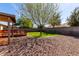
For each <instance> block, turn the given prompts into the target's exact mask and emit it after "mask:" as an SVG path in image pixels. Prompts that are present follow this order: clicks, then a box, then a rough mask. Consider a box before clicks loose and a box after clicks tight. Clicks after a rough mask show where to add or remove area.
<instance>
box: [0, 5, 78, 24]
mask: <svg viewBox="0 0 79 59" xmlns="http://www.w3.org/2000/svg"><path fill="white" fill-rule="evenodd" d="M76 7H79V3H60V9H59V10H60V12H61V19H62V23H64V22H65V21H66V18H67V17H68V16H69V15H70V14H71V12H72V11H73V10H74V9H75V8H76ZM0 12H4V13H9V14H14V15H16V17H18V15H17V13H16V10H15V8H14V7H13V5H12V4H10V3H0Z"/></svg>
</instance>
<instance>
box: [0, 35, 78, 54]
mask: <svg viewBox="0 0 79 59" xmlns="http://www.w3.org/2000/svg"><path fill="white" fill-rule="evenodd" d="M0 55H1V56H77V55H78V56H79V38H75V37H70V36H63V35H58V36H52V37H48V38H28V37H17V38H12V39H11V42H10V45H8V46H1V47H0Z"/></svg>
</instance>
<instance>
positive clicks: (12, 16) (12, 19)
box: [0, 12, 16, 23]
mask: <svg viewBox="0 0 79 59" xmlns="http://www.w3.org/2000/svg"><path fill="white" fill-rule="evenodd" d="M0 18H1V19H2V20H0V21H10V22H11V21H12V22H13V23H15V22H16V19H15V15H12V14H8V13H3V12H0ZM3 18H4V19H3ZM8 18H10V19H9V20H8Z"/></svg>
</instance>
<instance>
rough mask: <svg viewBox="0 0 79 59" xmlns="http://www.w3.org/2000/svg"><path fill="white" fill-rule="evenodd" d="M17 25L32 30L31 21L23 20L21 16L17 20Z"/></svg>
mask: <svg viewBox="0 0 79 59" xmlns="http://www.w3.org/2000/svg"><path fill="white" fill-rule="evenodd" d="M17 25H19V26H20V27H22V28H32V21H31V20H30V19H28V18H24V17H23V16H21V17H20V18H19V19H18V20H17Z"/></svg>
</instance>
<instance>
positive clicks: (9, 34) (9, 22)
mask: <svg viewBox="0 0 79 59" xmlns="http://www.w3.org/2000/svg"><path fill="white" fill-rule="evenodd" d="M9 43H10V22H8V44H9Z"/></svg>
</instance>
